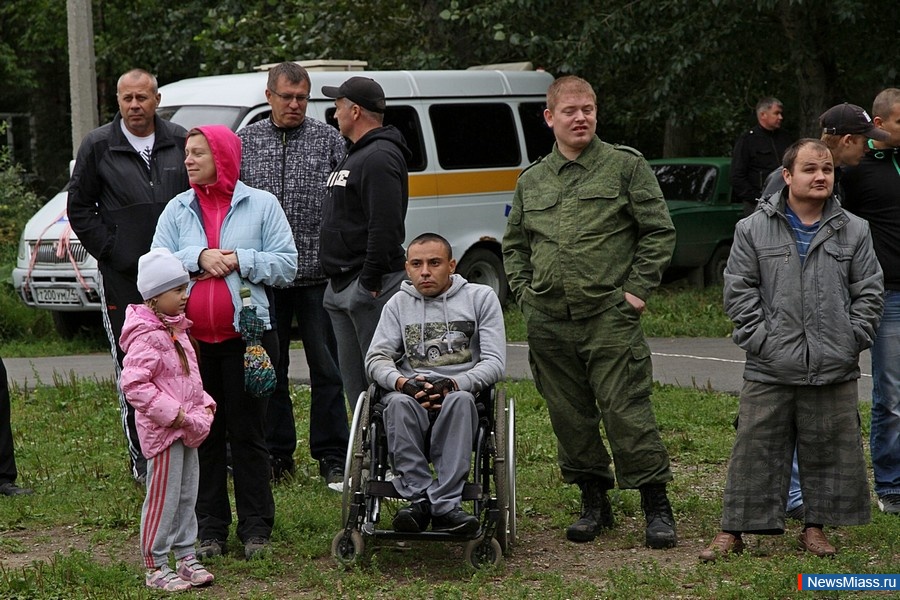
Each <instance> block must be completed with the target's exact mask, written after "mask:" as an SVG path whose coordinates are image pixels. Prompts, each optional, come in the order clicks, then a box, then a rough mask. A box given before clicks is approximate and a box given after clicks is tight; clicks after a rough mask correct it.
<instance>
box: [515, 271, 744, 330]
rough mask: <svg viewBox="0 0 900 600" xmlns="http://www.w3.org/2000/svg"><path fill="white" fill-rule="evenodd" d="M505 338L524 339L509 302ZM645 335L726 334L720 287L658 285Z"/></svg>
mask: <svg viewBox="0 0 900 600" xmlns="http://www.w3.org/2000/svg"><path fill="white" fill-rule="evenodd" d="M503 317H504V321H505V323H506V339H507V340H509V341H511V342H524V341H526V340H527V336H526V334H525V321H524V319H523V318H522V312H521V311H520V310H519V309H518V308H517V307H516V306H515V304H514V303H512V302H510V303H509V304H508V305H507V306H506V308H505V309H504V311H503ZM641 323H642V324H643V326H644V333H645V334H646V335H647V336H648V337H728V336H730V335H731V330H732V324H731V321H730V320H729V319H728V317H727V316H726V315H725V311H724V309H723V308H722V288H721V286H719V287H708V288H697V287H691V286H689V285H687V283H686V282H685V281H684V280H682V281H678V282H674V283H671V284H668V285H664V286H661V287H660V288H659V289H658V290H656V291H655V292H653V295H652V296H650V300H649V301H648V302H647V310H646V311H645V312H644V314H643V316H641Z"/></svg>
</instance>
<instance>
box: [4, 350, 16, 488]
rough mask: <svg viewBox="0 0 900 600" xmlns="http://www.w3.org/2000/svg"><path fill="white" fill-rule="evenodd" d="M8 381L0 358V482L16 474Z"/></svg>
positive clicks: (11, 479) (6, 481)
mask: <svg viewBox="0 0 900 600" xmlns="http://www.w3.org/2000/svg"><path fill="white" fill-rule="evenodd" d="M9 404H10V401H9V382H8V381H7V380H6V365H4V364H3V359H2V358H0V483H12V482H14V481H15V480H16V477H17V476H18V474H19V473H18V471H16V457H15V455H13V438H12V426H11V425H10V423H9V419H10V416H9V415H10V407H9Z"/></svg>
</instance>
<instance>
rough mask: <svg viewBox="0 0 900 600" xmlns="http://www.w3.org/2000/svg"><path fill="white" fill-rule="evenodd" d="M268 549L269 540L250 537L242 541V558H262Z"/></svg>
mask: <svg viewBox="0 0 900 600" xmlns="http://www.w3.org/2000/svg"><path fill="white" fill-rule="evenodd" d="M268 550H269V540H268V539H267V538H264V537H252V538H250V539H248V540H247V541H246V542H244V558H246V559H247V560H253V559H255V558H262V557H264V556H265V555H266V552H267V551H268Z"/></svg>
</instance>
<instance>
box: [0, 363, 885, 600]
mask: <svg viewBox="0 0 900 600" xmlns="http://www.w3.org/2000/svg"><path fill="white" fill-rule="evenodd" d="M505 387H506V389H507V394H508V395H509V396H512V397H514V398H515V399H516V407H517V459H518V460H517V467H518V469H517V471H518V493H517V500H518V512H519V539H518V544H517V546H516V548H515V550H514V552H513V554H512V555H511V556H509V557H507V560H506V563H505V565H504V566H502V567H501V568H499V569H492V570H487V571H483V572H478V573H472V572H470V571H469V570H468V569H467V567H466V566H465V564H464V562H463V558H462V547H461V546H460V545H453V544H427V545H412V547H411V549H410V547H409V546H407V548H406V549H397V548H386V547H380V548H377V549H376V550H375V551H374V554H373V556H372V561H371V563H370V564H369V565H368V566H365V567H361V568H357V569H354V570H350V571H344V570H342V569H339V568H338V567H337V566H336V565H335V564H334V562H333V561H332V559H331V558H330V554H329V551H330V545H331V540H332V538H333V536H334V535H335V533H337V531H338V529H339V521H340V512H341V508H340V497H339V495H337V494H335V493H333V492H331V491H329V490H327V489H326V488H325V486H324V485H323V484H322V483H321V479H320V478H319V476H318V469H317V465H316V463H315V462H314V461H312V459H311V458H310V457H309V454H308V437H307V435H308V433H307V432H308V426H309V421H308V413H309V402H310V396H309V389H308V387H305V386H297V387H295V388H294V400H295V417H296V419H297V431H298V436H299V437H300V439H299V443H298V449H297V452H296V455H295V458H296V460H297V463H298V471H297V473H296V475H295V477H294V478H293V479H292V480H291V481H288V482H286V483H284V484H281V485H278V486H276V487H275V488H274V494H275V503H276V507H277V508H276V511H277V513H276V524H275V529H274V532H273V538H272V543H273V551H272V554H271V555H270V556H269V557H267V558H265V559H263V560H258V561H253V562H247V561H245V560H243V558H242V557H241V556H240V552H239V550H240V549H239V548H238V547H237V544H236V542H235V538H234V535H233V532H232V537H231V538H230V541H231V542H232V545H231V550H232V552H231V553H230V554H229V555H228V556H226V557H224V558H222V559H218V560H214V561H210V563H209V565H208V566H209V567H210V569H211V570H212V571H213V573H214V574H215V575H216V583H215V585H213V586H212V587H211V588H209V589H207V590H205V591H203V592H202V595H203V597H206V598H237V597H242V598H251V599H275V598H394V597H404V598H495V597H522V598H623V599H624V598H627V599H633V598H670V597H681V598H754V599H755V598H782V597H788V596H793V595H794V594H795V593H796V592H795V590H796V579H797V573H800V572H827V573H891V572H896V565H897V564H900V541H898V540H900V519H896V518H891V517H887V516H885V515H882V514H881V513H879V512H878V511H877V509H876V510H874V512H873V523H872V524H871V525H868V526H865V527H856V528H849V527H848V528H843V529H838V530H830V532H829V533H830V536H831V539H832V541H833V542H834V543H836V545H837V546H838V548H839V553H838V555H837V557H836V558H835V559H834V560H828V561H824V560H820V559H816V558H815V557H812V556H807V555H804V554H801V553H799V552H798V551H797V550H796V544H795V541H794V538H795V536H796V534H797V533H798V531H797V529H798V527H797V525H796V524H790V525H789V529H790V531H789V533H788V534H787V535H785V536H776V537H762V536H748V539H747V542H748V552H747V553H746V554H745V555H744V556H742V557H737V558H735V559H733V560H727V561H722V562H720V563H717V564H715V565H700V564H699V563H698V561H697V560H696V555H697V552H699V550H700V549H701V548H702V547H703V546H704V545H705V544H706V543H707V542H708V540H709V539H710V538H711V537H712V536H713V535H714V534H715V532H716V531H717V530H718V527H719V524H718V522H719V518H720V512H721V499H722V498H721V496H722V489H723V487H724V475H725V469H726V464H727V460H728V456H729V453H730V450H731V444H732V441H733V439H734V431H733V428H732V421H733V419H734V415H735V413H736V410H737V400H736V398H734V397H733V396H730V395H727V394H717V393H710V392H708V391H702V390H693V389H682V388H675V387H669V386H662V387H659V386H658V387H656V388H655V393H654V398H653V402H654V406H655V409H656V414H657V419H658V422H659V427H660V430H661V432H662V435H663V438H664V441H665V443H666V445H667V447H668V448H669V451H670V454H671V458H672V465H673V470H674V472H675V481H674V482H673V483H672V485H671V488H670V497H671V499H672V503H673V506H674V509H675V513H676V517H677V519H678V531H679V540H680V543H679V547H678V548H675V549H673V550H669V551H651V550H648V549H645V548H643V547H642V542H643V518H642V515H641V509H640V497H639V494H638V493H637V492H636V491H634V490H615V491H614V492H613V493H612V501H613V506H614V511H615V516H616V522H617V526H616V528H615V529H613V530H612V531H610V532H608V533H604V534H603V535H601V536H600V537H599V538H598V540H597V541H596V542H594V543H591V544H582V545H575V544H570V543H568V542H566V541H565V536H564V532H563V529H564V528H565V527H566V526H567V525H568V524H569V523H571V521H572V520H573V519H574V517H575V515H576V514H577V512H578V510H579V495H578V491H577V489H576V488H575V487H573V486H567V485H564V484H563V483H562V481H561V478H560V475H559V470H558V468H557V466H556V440H555V438H554V436H553V433H552V431H551V428H550V424H549V419H548V417H547V413H546V409H545V405H544V402H543V400H542V399H541V398H540V396H539V395H538V394H537V392H536V390H535V389H534V386H533V384H532V383H530V382H527V381H517V382H507V383H506V384H505ZM116 406H117V404H116V398H115V391H114V388H113V385H112V383H111V382H109V381H105V382H99V383H98V382H93V381H82V380H78V379H77V378H73V379H66V380H61V381H57V382H56V385H55V386H52V387H41V388H37V389H30V388H29V389H22V388H15V389H13V400H12V414H13V429H14V432H15V436H16V446H17V455H16V458H17V462H18V466H19V471H20V483H21V484H23V485H28V486H31V487H33V488H34V489H35V495H33V496H29V497H19V498H6V499H0V597H20V598H37V599H44V598H46V599H50V598H156V597H158V595H155V594H153V593H151V592H149V591H146V590H145V589H144V588H143V585H142V573H143V569H142V567H141V566H140V557H139V550H138V540H137V534H138V527H139V519H140V508H141V503H142V502H143V490H141V489H139V488H138V487H137V486H135V485H134V484H133V483H132V482H131V479H130V477H129V474H128V467H127V459H126V456H125V449H124V444H123V440H122V434H121V432H120V430H119V425H118V414H117V410H116ZM860 408H861V415H862V420H863V423H866V424H867V423H868V421H869V414H868V408H867V406H866V405H861V407H860ZM864 439H866V438H865V436H864ZM423 557H427V560H423ZM810 597H811V596H810ZM826 597H827V596H826ZM854 597H856V596H854ZM863 597H865V595H863Z"/></svg>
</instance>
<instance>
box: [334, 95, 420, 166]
mask: <svg viewBox="0 0 900 600" xmlns="http://www.w3.org/2000/svg"><path fill="white" fill-rule="evenodd" d="M325 121H326V122H327V123H328V124H329V125H331V126H332V127H334V128H335V129H338V124H337V121H336V120H335V118H334V107H331V108H329V109H328V110H326V111H325ZM384 124H385V125H393V126H394V127H396V128H397V129H399V130H400V133H402V134H403V139H404V140H405V141H406V147H407V148H409V151H410V152H411V153H412V156H411V157H410V158H409V159H408V160H407V161H406V168H407V169H409V171H410V172H411V173H412V172H413V171H424V170H425V164H426V162H425V142H424V141H423V140H422V126H421V125H420V124H419V113H417V112H416V109H414V108H413V107H412V106H388V107H387V110H385V112H384Z"/></svg>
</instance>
